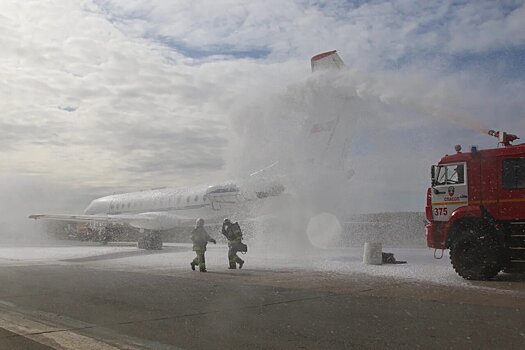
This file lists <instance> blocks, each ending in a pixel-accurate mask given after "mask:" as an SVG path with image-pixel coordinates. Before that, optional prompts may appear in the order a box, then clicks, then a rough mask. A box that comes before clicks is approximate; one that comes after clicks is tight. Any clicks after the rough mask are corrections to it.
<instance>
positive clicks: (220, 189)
mask: <svg viewBox="0 0 525 350" xmlns="http://www.w3.org/2000/svg"><path fill="white" fill-rule="evenodd" d="M227 192H239V187H237V185H235V184H228V185H217V186H211V187H209V188H208V190H207V191H206V194H214V193H227Z"/></svg>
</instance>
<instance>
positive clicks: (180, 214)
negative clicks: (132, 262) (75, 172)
mask: <svg viewBox="0 0 525 350" xmlns="http://www.w3.org/2000/svg"><path fill="white" fill-rule="evenodd" d="M311 66H312V71H313V72H314V73H316V72H319V71H324V70H333V69H337V70H339V69H341V68H342V67H344V63H343V61H342V60H341V58H340V57H339V55H338V54H337V52H336V51H329V52H325V53H322V54H319V55H316V56H314V57H312V59H311ZM322 114H323V117H322V119H321V120H319V118H317V119H316V118H310V119H311V120H308V121H307V122H306V123H305V125H303V128H305V132H304V134H305V135H306V137H305V138H306V139H307V140H308V143H311V145H313V147H315V148H319V150H320V151H319V152H318V154H317V158H319V161H320V162H318V163H315V164H310V165H312V166H316V167H319V166H321V165H322V166H323V167H324V166H326V167H330V164H328V163H327V160H330V159H331V158H330V157H329V156H328V154H327V153H328V152H331V149H330V147H333V146H332V144H334V143H335V140H337V138H338V137H339V138H341V137H342V139H341V140H342V141H340V142H338V144H337V145H336V146H335V147H336V152H335V154H336V157H335V158H333V159H335V163H337V164H339V160H338V158H339V157H341V154H340V152H341V149H340V148H346V147H347V142H346V131H347V130H348V127H349V126H350V124H348V123H347V124H345V122H344V119H342V118H341V117H340V116H337V117H334V116H332V115H331V114H330V113H329V112H326V111H325V112H322ZM319 135H324V136H323V137H322V138H321V137H320V136H319ZM338 135H339V136H338ZM319 139H322V140H324V141H321V144H320V143H319ZM310 141H311V142H310ZM311 145H310V147H312V146H311ZM305 146H308V145H305ZM308 154H309V156H311V155H312V154H314V150H313V149H311V150H309V151H308ZM333 159H332V160H333ZM295 161H296V162H297V160H295ZM305 162H312V160H311V159H307V160H305ZM278 163H279V161H276V162H275V163H273V164H272V165H270V166H269V167H266V168H264V169H262V170H261V171H258V172H255V173H252V174H251V175H250V177H248V178H247V179H245V180H241V181H229V182H224V183H219V184H215V185H211V186H210V185H201V186H195V187H179V188H157V189H151V190H143V191H137V192H129V193H123V194H114V195H110V196H105V197H101V198H97V199H95V200H93V201H92V202H91V203H90V204H89V206H88V207H87V208H86V209H85V211H84V213H83V214H81V215H67V214H34V215H30V216H29V218H30V219H35V220H56V221H64V222H77V223H88V224H96V225H98V226H100V227H101V229H102V230H104V229H109V227H110V226H111V225H115V224H117V225H125V226H126V225H127V226H131V227H134V228H138V229H139V230H140V232H141V233H143V234H144V236H143V237H142V238H140V239H139V241H138V243H137V246H138V248H142V249H147V250H158V249H162V245H163V242H162V233H161V232H162V231H164V230H170V229H173V228H176V227H189V226H191V225H193V224H194V223H195V220H196V219H197V218H203V219H204V220H205V222H206V224H207V225H216V224H220V223H221V222H222V219H223V218H225V217H231V216H232V213H238V212H239V211H243V210H244V211H245V212H246V208H247V207H249V206H250V205H251V204H252V203H254V202H258V201H264V200H266V199H268V198H270V197H277V196H281V195H282V194H283V193H285V186H284V185H283V182H282V181H280V180H279V177H278V176H274V177H273V179H272V178H270V179H268V178H265V177H264V176H265V174H266V173H268V172H269V171H272V169H275V168H277V167H278V165H279V164H278ZM332 163H334V162H332Z"/></svg>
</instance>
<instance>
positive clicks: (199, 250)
mask: <svg viewBox="0 0 525 350" xmlns="http://www.w3.org/2000/svg"><path fill="white" fill-rule="evenodd" d="M191 241H192V242H193V251H194V252H195V253H196V254H197V256H196V257H195V259H193V261H192V262H191V263H190V265H191V269H192V270H193V271H195V266H197V265H199V271H200V272H206V260H205V257H204V253H205V252H206V246H207V245H208V242H212V243H214V244H215V243H217V241H215V240H214V239H213V238H211V237H210V235H209V234H208V232H206V230H205V229H204V219H198V220H197V226H196V227H195V228H194V229H193V231H192V232H191Z"/></svg>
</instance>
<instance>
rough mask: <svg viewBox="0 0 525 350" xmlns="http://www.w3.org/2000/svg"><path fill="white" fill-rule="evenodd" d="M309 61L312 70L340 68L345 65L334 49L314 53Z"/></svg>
mask: <svg viewBox="0 0 525 350" xmlns="http://www.w3.org/2000/svg"><path fill="white" fill-rule="evenodd" d="M310 62H311V64H312V72H316V71H319V70H327V69H341V68H343V67H344V66H345V63H344V62H343V60H342V59H341V57H339V55H338V54H337V51H336V50H333V51H327V52H323V53H320V54H318V55H315V56H313V57H312V59H311V60H310Z"/></svg>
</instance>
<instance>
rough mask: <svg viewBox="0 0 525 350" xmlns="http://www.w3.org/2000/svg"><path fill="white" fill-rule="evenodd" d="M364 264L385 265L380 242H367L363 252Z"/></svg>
mask: <svg viewBox="0 0 525 350" xmlns="http://www.w3.org/2000/svg"><path fill="white" fill-rule="evenodd" d="M363 263H365V264H367V265H381V264H383V246H382V245H381V243H378V242H366V243H365V249H364V252H363Z"/></svg>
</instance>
